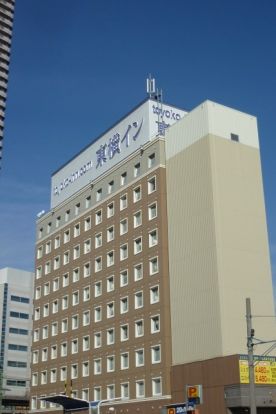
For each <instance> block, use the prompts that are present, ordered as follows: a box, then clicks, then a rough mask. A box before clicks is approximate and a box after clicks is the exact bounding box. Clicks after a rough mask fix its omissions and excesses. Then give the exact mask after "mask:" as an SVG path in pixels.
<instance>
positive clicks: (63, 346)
mask: <svg viewBox="0 0 276 414" xmlns="http://www.w3.org/2000/svg"><path fill="white" fill-rule="evenodd" d="M60 355H61V356H62V357H65V356H67V342H63V343H62V344H61V345H60Z"/></svg>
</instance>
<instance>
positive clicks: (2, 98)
mask: <svg viewBox="0 0 276 414" xmlns="http://www.w3.org/2000/svg"><path fill="white" fill-rule="evenodd" d="M14 3H15V1H14V0H1V2H0V168H1V160H2V150H3V135H4V120H5V108H6V100H7V88H8V76H9V63H10V48H11V40H12V27H13V16H14Z"/></svg>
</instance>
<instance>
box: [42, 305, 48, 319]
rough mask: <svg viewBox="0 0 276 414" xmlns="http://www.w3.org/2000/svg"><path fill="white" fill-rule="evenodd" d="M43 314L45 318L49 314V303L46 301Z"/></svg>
mask: <svg viewBox="0 0 276 414" xmlns="http://www.w3.org/2000/svg"><path fill="white" fill-rule="evenodd" d="M43 316H44V318H45V317H46V316H49V303H45V305H43Z"/></svg>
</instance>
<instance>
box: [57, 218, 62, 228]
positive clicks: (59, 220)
mask: <svg viewBox="0 0 276 414" xmlns="http://www.w3.org/2000/svg"><path fill="white" fill-rule="evenodd" d="M60 222H61V217H60V216H58V217H57V218H56V228H58V227H59V226H60Z"/></svg>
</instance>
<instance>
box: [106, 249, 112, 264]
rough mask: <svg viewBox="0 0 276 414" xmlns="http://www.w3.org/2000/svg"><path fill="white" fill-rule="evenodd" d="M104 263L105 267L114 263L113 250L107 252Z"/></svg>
mask: <svg viewBox="0 0 276 414" xmlns="http://www.w3.org/2000/svg"><path fill="white" fill-rule="evenodd" d="M106 265H107V267H110V266H112V265H114V251H113V250H112V251H111V252H108V253H107V255H106Z"/></svg>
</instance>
